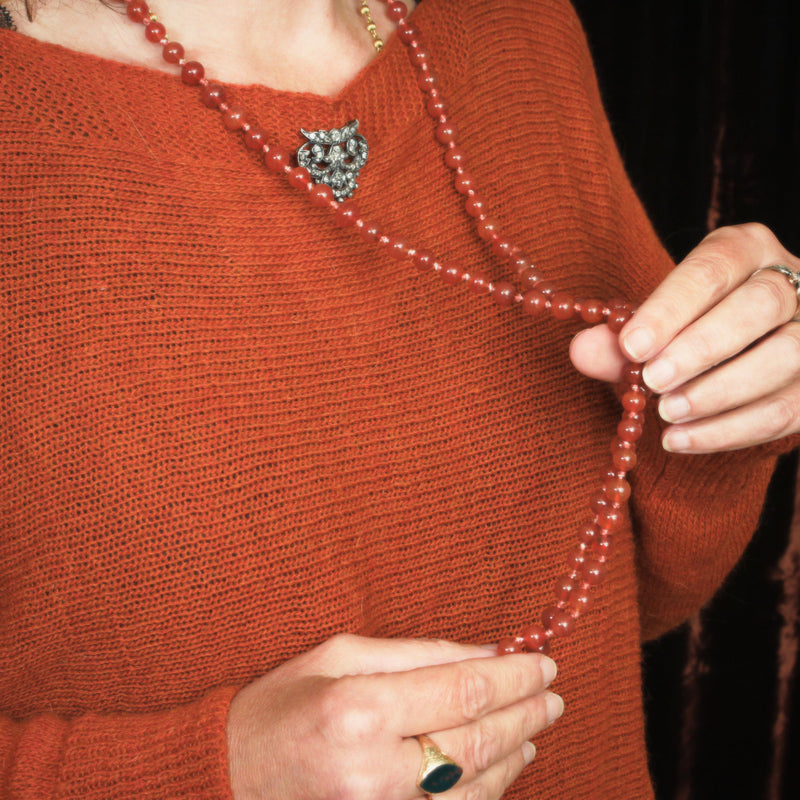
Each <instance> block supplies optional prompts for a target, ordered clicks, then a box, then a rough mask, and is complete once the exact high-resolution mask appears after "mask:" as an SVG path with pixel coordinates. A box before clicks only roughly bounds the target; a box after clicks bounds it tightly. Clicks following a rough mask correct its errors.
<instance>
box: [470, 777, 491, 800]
mask: <svg viewBox="0 0 800 800" xmlns="http://www.w3.org/2000/svg"><path fill="white" fill-rule="evenodd" d="M464 800H490V795H489V788H488V787H487V786H486V784H484V783H483V782H482V781H473V782H472V783H470V784H469V785H468V786H465V787H464Z"/></svg>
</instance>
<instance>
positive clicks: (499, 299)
mask: <svg viewBox="0 0 800 800" xmlns="http://www.w3.org/2000/svg"><path fill="white" fill-rule="evenodd" d="M516 296H517V290H516V289H515V288H514V284H512V283H508V282H507V281H498V282H497V283H495V284H494V285H493V288H492V300H494V302H495V303H497V305H498V306H500V308H510V307H511V306H512V305H514V299H515V298H516Z"/></svg>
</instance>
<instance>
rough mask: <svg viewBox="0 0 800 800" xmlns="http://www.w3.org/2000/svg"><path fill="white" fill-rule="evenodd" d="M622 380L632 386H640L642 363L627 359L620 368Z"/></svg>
mask: <svg viewBox="0 0 800 800" xmlns="http://www.w3.org/2000/svg"><path fill="white" fill-rule="evenodd" d="M622 380H623V381H625V382H626V383H630V384H631V385H632V386H641V384H642V365H641V364H634V363H633V362H632V361H629V362H628V363H627V364H626V365H625V366H624V367H623V368H622Z"/></svg>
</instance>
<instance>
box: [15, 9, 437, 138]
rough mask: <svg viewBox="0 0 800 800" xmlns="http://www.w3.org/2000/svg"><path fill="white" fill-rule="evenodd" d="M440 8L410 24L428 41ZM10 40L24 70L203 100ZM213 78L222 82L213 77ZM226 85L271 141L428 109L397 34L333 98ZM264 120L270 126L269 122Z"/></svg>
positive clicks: (379, 122)
mask: <svg viewBox="0 0 800 800" xmlns="http://www.w3.org/2000/svg"><path fill="white" fill-rule="evenodd" d="M434 6H436V3H435V2H432V0H428V2H425V3H419V4H418V5H417V6H416V7H415V9H414V11H413V12H412V13H411V15H410V17H409V19H410V20H412V21H413V22H414V24H415V25H419V26H420V28H421V30H422V31H423V34H425V33H426V32H427V31H428V30H430V29H431V28H433V27H434V26H435V24H436V19H437V16H436V14H435V9H434ZM2 35H3V36H4V37H5V40H4V42H3V49H6V48H8V49H11V48H14V49H16V50H17V51H18V53H17V54H18V57H19V58H20V60H21V61H23V63H38V64H43V63H47V64H49V65H50V68H51V69H52V70H53V71H55V74H59V72H60V73H61V74H72V75H73V76H74V75H82V76H86V79H87V81H88V82H90V83H91V82H94V79H95V78H97V79H99V80H103V81H105V82H108V83H110V84H112V85H115V86H125V85H126V84H127V85H132V84H138V86H139V90H140V91H141V87H142V86H145V87H147V88H148V89H150V90H152V91H153V92H157V93H160V94H164V93H165V94H167V95H168V96H171V97H173V98H174V99H176V100H179V95H180V94H182V95H184V96H186V97H188V98H189V100H190V101H191V100H195V101H196V100H197V98H196V97H195V96H194V93H193V92H192V91H190V90H189V89H187V87H185V86H183V84H182V83H181V81H180V78H179V77H178V74H177V72H176V73H175V74H171V73H169V72H164V71H161V70H158V69H155V68H153V67H149V66H145V65H140V64H129V63H125V62H122V61H117V60H114V59H110V58H105V57H102V56H97V55H94V54H92V53H85V52H82V51H80V50H73V49H71V48H69V47H66V46H64V45H60V44H55V43H52V42H43V41H41V40H38V39H34V38H32V37H30V36H25V35H23V34H21V33H19V32H16V31H10V30H4V31H2ZM147 46H152V45H148V43H147V42H146V41H145V40H144V37H143V38H142V47H147ZM187 57H188V58H189V59H191V58H192V50H191V43H190V44H189V45H187ZM200 60H202V56H200ZM208 77H209V79H210V80H211V81H214V80H215V79H214V76H213V75H210V76H208ZM220 83H223V82H222V81H220ZM224 85H225V86H226V87H227V88H229V89H230V90H231V92H232V94H233V96H234V97H235V101H236V102H241V103H242V104H243V105H244V106H246V107H247V108H248V109H250V110H251V111H252V112H253V116H254V117H255V118H256V120H257V121H258V123H259V124H260V125H261V127H263V128H264V129H265V130H266V131H267V133H268V134H270V133H271V134H272V135H275V136H277V137H278V138H279V139H283V138H286V137H288V136H296V134H297V131H298V130H299V128H300V127H304V128H306V129H312V128H332V127H340V126H341V125H344V124H346V123H347V122H349V121H350V120H351V119H362V118H365V117H366V118H368V119H370V123H369V127H372V128H374V129H377V130H386V129H387V128H392V127H393V126H394V125H396V124H398V123H399V122H400V121H401V120H402V119H406V120H408V119H409V117H416V115H417V114H418V112H419V109H420V108H421V107H422V106H421V101H420V90H419V88H418V86H417V83H416V80H415V78H414V70H413V67H412V66H411V65H410V64H409V62H408V57H407V55H406V52H405V47H404V46H403V44H402V42H400V40H399V37H398V36H397V33H396V32H395V33H393V34H392V35H391V36H390V37H389V38H388V39H387V40H386V45H385V47H384V49H383V52H382V53H380V54H379V55H378V56H377V57H376V58H374V59H373V60H372V61H370V62H369V64H367V65H365V66H364V67H363V69H361V70H360V71H359V72H358V73H357V74H356V75H355V76H354V77H353V78H352V79H351V80H350V81H349V82H348V83H347V84H346V85H345V86H344V87H343V88H342V89H341V90H340V91H339V92H338V93H336V94H335V95H332V96H327V95H318V94H314V93H313V92H295V91H287V90H281V89H274V88H272V87H270V86H267V85H264V84H257V83H251V84H235V83H224ZM262 114H263V116H264V117H266V119H264V120H262V118H261V117H262ZM345 117H347V119H345ZM281 123H282V124H281Z"/></svg>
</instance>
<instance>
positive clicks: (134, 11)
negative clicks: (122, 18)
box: [125, 0, 150, 22]
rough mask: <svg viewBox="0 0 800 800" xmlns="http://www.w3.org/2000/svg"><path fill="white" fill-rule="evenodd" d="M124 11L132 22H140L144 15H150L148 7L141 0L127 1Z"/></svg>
mask: <svg viewBox="0 0 800 800" xmlns="http://www.w3.org/2000/svg"><path fill="white" fill-rule="evenodd" d="M125 13H126V14H127V15H128V18H129V19H132V20H133V21H134V22H142V21H143V20H144V19H145V18H146V17H149V16H150V9H149V8H148V7H147V3H145V2H143V0H132V2H130V3H128V7H127V8H126V9H125Z"/></svg>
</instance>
